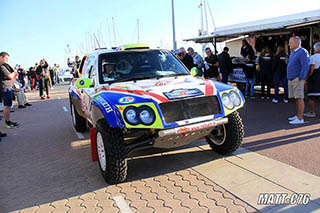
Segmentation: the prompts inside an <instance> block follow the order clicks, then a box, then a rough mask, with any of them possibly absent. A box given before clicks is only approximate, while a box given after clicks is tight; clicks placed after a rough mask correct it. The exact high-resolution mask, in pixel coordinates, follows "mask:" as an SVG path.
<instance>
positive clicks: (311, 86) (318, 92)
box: [303, 42, 320, 118]
mask: <svg viewBox="0 0 320 213" xmlns="http://www.w3.org/2000/svg"><path fill="white" fill-rule="evenodd" d="M313 49H314V53H315V54H314V55H312V56H311V57H310V63H309V73H308V76H307V82H308V86H307V88H308V89H307V96H308V103H309V112H307V113H304V114H303V115H304V116H306V117H309V118H314V117H316V111H315V100H316V99H319V97H320V42H317V43H315V44H314V45H313Z"/></svg>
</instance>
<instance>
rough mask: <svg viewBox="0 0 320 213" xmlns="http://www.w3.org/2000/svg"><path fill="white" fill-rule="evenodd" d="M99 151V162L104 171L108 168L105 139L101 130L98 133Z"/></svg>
mask: <svg viewBox="0 0 320 213" xmlns="http://www.w3.org/2000/svg"><path fill="white" fill-rule="evenodd" d="M97 151H98V158H99V163H100V166H101V169H102V171H105V170H106V152H105V149H104V145H103V139H102V135H101V133H100V132H98V133H97Z"/></svg>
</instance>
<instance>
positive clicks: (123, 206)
mask: <svg viewBox="0 0 320 213" xmlns="http://www.w3.org/2000/svg"><path fill="white" fill-rule="evenodd" d="M113 200H114V201H115V202H116V204H117V206H118V207H119V209H120V212H121V213H132V211H131V209H130V208H129V206H128V204H127V203H126V201H125V200H124V199H123V197H122V196H121V195H118V196H115V197H113Z"/></svg>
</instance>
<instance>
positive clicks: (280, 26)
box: [184, 10, 320, 43]
mask: <svg viewBox="0 0 320 213" xmlns="http://www.w3.org/2000/svg"><path fill="white" fill-rule="evenodd" d="M319 23H320V10H314V11H308V12H303V13H297V14H293V15H287V16H280V17H275V18H269V19H263V20H258V21H252V22H246V23H242V24H236V25H229V26H224V27H218V28H216V30H215V31H214V32H213V33H211V34H210V35H205V36H199V37H195V38H189V39H184V41H194V42H196V43H211V42H223V41H226V40H229V39H233V38H237V37H240V36H244V35H255V34H260V35H277V34H289V33H290V31H291V30H292V29H293V28H299V27H305V26H310V25H315V24H319ZM310 34H311V32H310Z"/></svg>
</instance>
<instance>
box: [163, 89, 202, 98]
mask: <svg viewBox="0 0 320 213" xmlns="http://www.w3.org/2000/svg"><path fill="white" fill-rule="evenodd" d="M163 94H164V95H165V96H166V97H167V98H168V99H170V100H173V99H179V98H186V97H192V96H198V95H203V92H201V90H199V89H177V90H171V91H170V92H164V93H163Z"/></svg>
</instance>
